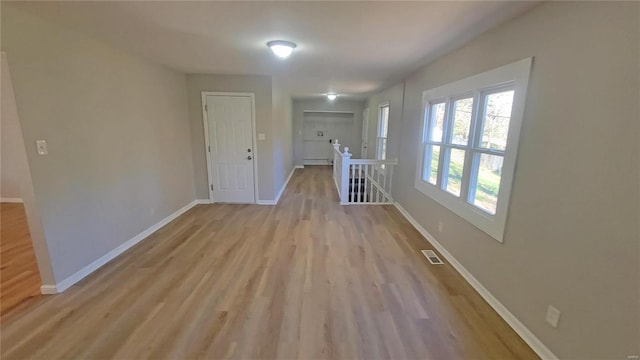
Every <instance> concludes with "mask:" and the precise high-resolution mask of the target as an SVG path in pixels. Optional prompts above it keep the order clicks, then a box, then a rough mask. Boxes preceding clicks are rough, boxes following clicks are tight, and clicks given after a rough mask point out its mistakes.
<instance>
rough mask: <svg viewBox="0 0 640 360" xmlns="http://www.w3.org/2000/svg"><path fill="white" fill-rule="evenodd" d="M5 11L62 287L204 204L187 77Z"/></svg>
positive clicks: (7, 47) (32, 162)
mask: <svg viewBox="0 0 640 360" xmlns="http://www.w3.org/2000/svg"><path fill="white" fill-rule="evenodd" d="M1 6H2V42H1V46H2V50H3V51H6V53H7V57H8V60H9V63H10V65H11V77H12V80H13V86H14V89H15V97H16V102H17V110H18V114H19V116H20V123H21V125H22V131H23V135H24V141H25V144H27V146H26V149H27V157H28V161H29V167H30V170H31V176H32V179H33V188H34V191H35V197H36V199H37V210H38V212H39V214H40V216H41V223H42V228H43V231H44V233H43V234H44V238H45V239H46V247H47V248H48V251H49V257H50V261H51V264H50V265H51V270H52V276H51V277H47V276H46V274H43V282H45V285H53V284H50V283H49V284H47V282H49V281H53V282H56V283H59V282H61V281H62V280H64V279H65V278H67V277H69V276H70V275H72V274H74V273H76V272H77V271H79V270H80V269H82V268H84V267H85V266H87V265H89V264H90V263H92V262H93V261H95V260H97V259H98V258H100V257H102V256H103V255H105V254H106V253H108V252H109V251H111V250H113V249H115V248H116V247H118V246H119V245H121V244H123V243H124V242H125V241H127V240H129V239H130V238H132V237H133V236H135V235H137V234H138V233H140V232H141V231H143V230H146V229H147V228H149V227H150V226H152V225H154V224H156V223H157V222H159V221H160V220H161V219H163V218H165V217H166V216H168V215H169V214H171V213H173V212H175V211H176V210H178V209H180V208H181V207H183V206H184V205H186V204H188V203H190V202H191V201H192V200H193V199H194V198H195V194H194V179H193V164H192V156H191V144H190V132H189V119H188V113H187V89H186V79H185V76H184V75H183V74H180V73H178V72H175V71H172V70H169V69H167V68H165V67H163V66H159V65H155V64H152V63H149V62H146V61H143V60H141V59H139V58H137V57H135V56H132V55H130V54H128V53H125V52H123V51H120V50H118V49H114V48H112V47H111V46H109V45H107V44H106V43H103V42H101V41H98V40H95V39H93V38H91V37H88V36H86V35H85V34H82V33H79V32H76V31H74V30H71V29H69V28H65V27H62V26H59V25H56V24H53V23H49V22H47V21H44V20H42V19H40V18H37V17H34V16H32V15H30V14H27V13H25V12H22V11H20V10H17V9H14V8H13V7H11V5H9V4H7V3H6V2H2V5H1ZM3 96H4V92H3ZM36 139H45V140H47V142H48V147H49V155H47V156H38V155H37V154H36V152H35V146H33V144H34V142H35V140H36ZM30 220H31V219H30ZM40 270H41V271H42V267H41V269H40Z"/></svg>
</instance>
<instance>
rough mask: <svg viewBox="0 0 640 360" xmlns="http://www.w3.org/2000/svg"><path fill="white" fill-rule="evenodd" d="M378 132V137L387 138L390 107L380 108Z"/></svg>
mask: <svg viewBox="0 0 640 360" xmlns="http://www.w3.org/2000/svg"><path fill="white" fill-rule="evenodd" d="M378 132H379V134H378V136H380V137H387V133H388V132H389V106H383V107H381V108H380V128H379V129H378Z"/></svg>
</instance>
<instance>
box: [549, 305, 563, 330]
mask: <svg viewBox="0 0 640 360" xmlns="http://www.w3.org/2000/svg"><path fill="white" fill-rule="evenodd" d="M546 320H547V322H548V323H549V325H551V326H553V327H554V328H557V327H558V321H559V320H560V310H558V309H556V308H555V307H553V306H551V305H549V307H548V308H547V319H546Z"/></svg>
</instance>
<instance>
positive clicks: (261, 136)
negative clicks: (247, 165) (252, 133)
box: [258, 134, 266, 140]
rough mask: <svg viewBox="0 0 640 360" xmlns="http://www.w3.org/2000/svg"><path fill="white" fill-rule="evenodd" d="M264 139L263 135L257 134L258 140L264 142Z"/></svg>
mask: <svg viewBox="0 0 640 360" xmlns="http://www.w3.org/2000/svg"><path fill="white" fill-rule="evenodd" d="M265 138H266V137H265V136H264V134H258V140H264V139H265Z"/></svg>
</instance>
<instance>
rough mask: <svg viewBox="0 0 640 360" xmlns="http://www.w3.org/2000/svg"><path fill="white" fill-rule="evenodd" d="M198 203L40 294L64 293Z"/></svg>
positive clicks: (192, 204)
mask: <svg viewBox="0 0 640 360" xmlns="http://www.w3.org/2000/svg"><path fill="white" fill-rule="evenodd" d="M198 203H199V200H194V201H192V202H190V203H188V204H187V205H185V206H183V207H182V208H180V209H178V210H177V211H176V212H174V213H173V214H171V215H169V216H167V217H166V218H164V219H162V220H160V222H158V223H156V224H155V225H152V226H151V227H150V228H148V229H147V230H145V231H143V232H141V233H139V234H138V235H136V236H134V237H132V238H131V239H129V240H127V241H126V242H125V243H123V244H122V245H120V246H118V247H117V248H115V249H113V250H111V251H109V252H108V253H106V254H104V255H103V256H102V257H100V258H99V259H97V260H96V261H94V262H92V263H91V264H89V265H87V266H85V267H84V268H82V269H80V270H79V271H78V272H76V273H75V274H73V275H71V276H69V277H68V278H66V279H64V280H62V281H60V282H59V283H57V284H55V285H42V286H40V292H41V293H42V294H57V293H61V292H63V291H65V290H67V289H68V288H69V287H71V286H72V285H73V284H75V283H77V282H78V281H80V280H82V279H84V278H85V277H86V276H87V275H89V274H91V273H92V272H94V271H96V270H98V269H99V268H100V267H102V266H103V265H105V264H106V263H108V262H109V261H111V260H113V259H114V258H116V257H117V256H118V255H120V254H122V253H123V252H125V251H127V250H128V249H130V248H131V247H133V246H135V245H136V244H137V243H139V242H140V241H142V240H144V239H146V238H147V237H148V236H149V235H151V234H153V233H154V232H156V231H158V230H159V229H160V228H162V227H163V226H165V225H167V224H168V223H170V222H171V221H173V220H174V219H175V218H177V217H178V216H180V215H182V214H184V213H185V212H187V211H188V210H189V209H191V208H192V207H194V206H196V205H197V204H198Z"/></svg>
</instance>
